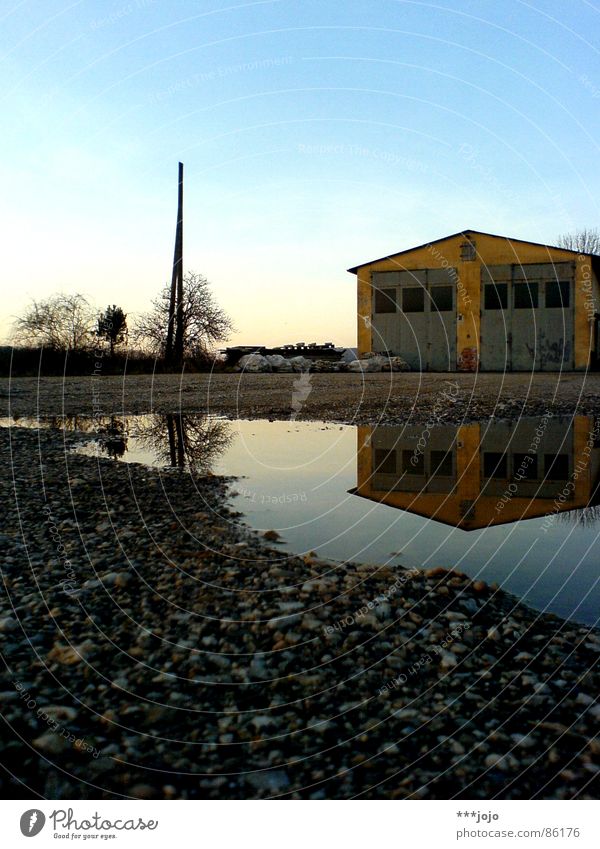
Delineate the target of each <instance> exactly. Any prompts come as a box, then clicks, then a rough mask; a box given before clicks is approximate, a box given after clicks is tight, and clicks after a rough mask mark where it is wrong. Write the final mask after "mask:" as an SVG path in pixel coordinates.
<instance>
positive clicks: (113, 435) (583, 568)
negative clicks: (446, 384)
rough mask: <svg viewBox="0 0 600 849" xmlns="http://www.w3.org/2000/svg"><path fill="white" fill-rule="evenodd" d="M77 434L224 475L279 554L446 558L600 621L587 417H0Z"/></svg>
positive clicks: (597, 508) (121, 450) (120, 455)
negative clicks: (377, 421) (384, 422)
mask: <svg viewBox="0 0 600 849" xmlns="http://www.w3.org/2000/svg"><path fill="white" fill-rule="evenodd" d="M0 425H2V426H7V425H13V426H22V427H38V426H42V427H61V428H64V429H66V430H69V431H73V432H74V433H78V434H81V437H82V444H81V446H79V447H78V448H77V449H76V450H77V451H78V452H80V453H84V454H89V455H93V456H97V455H100V456H108V457H112V458H113V459H115V460H117V461H120V462H138V463H145V464H149V465H152V466H155V467H163V468H164V467H170V466H174V467H179V468H181V469H186V470H188V471H189V472H191V473H194V474H207V473H213V474H226V475H233V476H236V477H238V478H239V480H238V481H237V482H236V483H235V484H234V492H235V496H234V507H235V508H236V509H238V510H240V511H241V512H243V513H244V514H245V516H246V520H247V521H248V523H249V524H250V525H251V526H252V527H254V528H256V529H257V530H261V531H265V530H276V531H277V532H278V533H279V534H281V537H282V543H281V546H280V548H281V549H282V551H288V552H294V553H298V554H304V553H307V552H309V551H315V552H317V553H318V554H320V555H321V556H324V557H328V558H332V559H336V560H356V561H366V562H369V563H391V564H401V565H402V566H405V567H407V568H408V567H414V566H417V567H420V566H424V567H426V568H427V567H432V566H445V567H455V568H457V569H460V570H462V571H464V572H466V573H467V574H469V575H470V576H472V577H473V578H482V579H483V580H485V581H488V582H493V581H496V582H498V583H499V584H500V585H501V586H502V587H503V588H504V589H506V590H507V591H509V592H512V593H514V594H515V595H517V596H519V597H520V598H522V599H523V600H524V601H525V602H526V603H528V604H529V605H531V606H532V607H535V608H537V609H538V610H547V611H551V612H554V613H557V614H558V615H560V616H564V617H567V618H571V619H575V620H576V621H579V622H583V623H586V624H595V623H596V622H597V620H598V616H599V610H600V582H599V579H598V578H599V575H600V568H599V566H600V548H599V547H598V542H599V540H598V537H599V535H600V497H599V496H600V493H599V487H598V484H599V481H600V439H599V438H598V437H597V436H596V434H595V432H594V421H593V419H592V418H590V417H587V416H576V417H574V418H569V419H565V420H558V419H544V418H540V419H520V420H519V421H518V422H508V421H506V422H504V421H496V420H492V421H491V422H489V423H485V424H467V425H463V426H460V427H455V426H446V425H443V426H442V425H440V426H434V427H430V428H428V429H426V430H424V429H423V426H410V427H408V426H406V427H358V428H356V427H350V426H340V425H334V424H326V423H315V422H290V421H276V422H269V421H265V420H259V421H243V420H237V421H233V422H232V421H228V420H223V419H219V418H210V417H206V416H198V415H182V416H179V415H171V416H164V415H155V414H149V415H140V416H127V417H125V418H122V417H117V416H114V417H105V418H102V419H100V420H93V419H91V418H85V417H65V418H61V419H59V418H57V419H52V420H50V419H41V420H40V421H39V422H38V421H37V420H36V419H19V420H17V421H9V420H7V419H4V420H0Z"/></svg>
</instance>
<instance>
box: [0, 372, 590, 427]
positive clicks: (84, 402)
mask: <svg viewBox="0 0 600 849" xmlns="http://www.w3.org/2000/svg"><path fill="white" fill-rule="evenodd" d="M0 398H1V400H2V401H3V403H4V405H5V406H4V410H5V411H8V410H9V409H10V410H11V411H12V412H13V413H16V414H18V415H34V414H36V413H38V412H39V413H40V414H44V415H60V414H62V413H77V414H80V415H83V414H86V413H87V414H92V413H95V412H103V413H143V412H148V411H150V410H154V411H156V412H165V413H167V412H169V413H170V412H175V411H177V410H180V409H181V410H185V411H188V412H211V413H214V414H217V415H224V416H228V417H230V418H236V417H241V418H269V417H271V418H289V416H290V414H291V413H292V411H293V410H297V408H298V407H300V411H299V412H298V418H300V419H323V420H329V421H336V422H344V423H348V424H351V423H356V424H375V423H376V422H378V421H381V422H386V423H388V424H394V423H397V422H403V421H406V420H407V419H408V418H409V417H410V418H411V420H412V421H415V422H418V421H421V422H423V421H427V420H428V419H429V418H430V417H431V415H432V410H433V411H435V415H436V418H437V419H439V420H441V421H449V422H460V421H477V420H482V419H487V418H489V417H490V416H491V415H497V416H500V417H502V418H506V417H508V416H510V417H515V418H516V417H517V416H519V415H540V414H543V413H544V412H546V410H547V409H550V411H551V412H552V414H554V415H559V414H570V413H574V412H577V413H579V414H581V415H585V414H590V413H600V374H595V373H594V374H589V375H585V374H572V373H571V374H565V375H562V376H561V375H558V374H536V375H533V376H532V375H529V374H480V375H473V374H417V373H408V374H406V373H395V374H389V373H388V374H367V375H365V376H364V378H362V377H361V376H360V375H353V374H314V375H312V374H311V375H309V377H308V380H307V382H306V383H305V384H301V383H299V375H293V374H241V375H240V374H215V375H210V376H209V375H186V376H184V377H183V378H180V377H178V376H177V375H160V376H157V377H154V378H153V377H151V376H148V375H135V376H132V377H127V378H125V379H123V378H121V377H103V378H97V379H95V378H91V377H88V378H81V377H79V378H78V377H67V378H40V379H39V380H38V379H37V378H15V380H14V381H12V384H11V383H10V382H9V381H8V380H7V379H3V380H0Z"/></svg>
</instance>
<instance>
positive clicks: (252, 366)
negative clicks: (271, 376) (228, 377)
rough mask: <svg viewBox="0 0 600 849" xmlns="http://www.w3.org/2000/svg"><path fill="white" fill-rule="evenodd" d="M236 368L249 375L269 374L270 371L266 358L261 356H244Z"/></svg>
mask: <svg viewBox="0 0 600 849" xmlns="http://www.w3.org/2000/svg"><path fill="white" fill-rule="evenodd" d="M238 367H239V369H240V371H246V372H248V373H250V374H257V373H260V372H269V371H271V370H272V369H271V364H270V363H269V361H268V360H267V358H266V357H263V356H262V354H246V355H245V356H243V357H242V358H241V359H240V361H239V363H238Z"/></svg>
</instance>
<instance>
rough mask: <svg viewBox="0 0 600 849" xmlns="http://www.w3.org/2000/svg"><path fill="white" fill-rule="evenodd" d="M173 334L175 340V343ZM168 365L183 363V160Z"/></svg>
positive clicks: (173, 274) (174, 257)
mask: <svg viewBox="0 0 600 849" xmlns="http://www.w3.org/2000/svg"><path fill="white" fill-rule="evenodd" d="M173 335H174V336H175V342H174V343H173ZM165 360H166V362H167V365H175V366H177V367H178V368H181V366H182V365H183V162H180V163H179V175H178V182H177V227H176V229H175V252H174V255H173V273H172V275H171V293H170V297H169V324H168V326H167V342H166V348H165Z"/></svg>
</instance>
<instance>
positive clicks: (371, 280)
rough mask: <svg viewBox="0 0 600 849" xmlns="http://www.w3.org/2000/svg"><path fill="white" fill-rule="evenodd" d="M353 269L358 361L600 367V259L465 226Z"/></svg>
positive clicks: (448, 366) (460, 367)
mask: <svg viewBox="0 0 600 849" xmlns="http://www.w3.org/2000/svg"><path fill="white" fill-rule="evenodd" d="M348 270H349V271H350V272H351V273H353V274H356V275H357V280H358V351H359V356H361V355H363V354H365V353H366V352H368V351H374V352H376V353H383V354H386V353H387V354H390V355H397V356H401V357H402V358H403V359H405V360H406V362H407V363H408V364H409V365H410V367H411V368H412V369H414V370H416V371H477V370H481V371H560V370H567V371H568V370H578V371H582V370H585V369H587V368H590V367H595V366H596V363H597V360H598V356H597V347H598V328H597V324H598V316H597V311H598V303H599V295H600V289H599V283H598V281H599V280H600V256H595V255H592V254H584V253H577V252H576V251H572V250H566V249H565V248H559V247H552V246H550V245H541V244H537V243H535V242H525V241H522V240H520V239H510V238H506V237H504V236H495V235H492V234H491V233H480V232H478V231H476V230H465V231H464V232H461V233H455V234H453V235H451V236H447V237H445V238H443V239H437V240H436V241H434V242H429V243H427V244H424V245H419V246H418V247H415V248H410V249H409V250H405V251H401V252H400V253H396V254H391V255H390V256H386V257H382V258H380V259H376V260H372V261H371V262H366V263H363V264H362V265H357V266H355V267H354V268H350V269H348Z"/></svg>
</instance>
